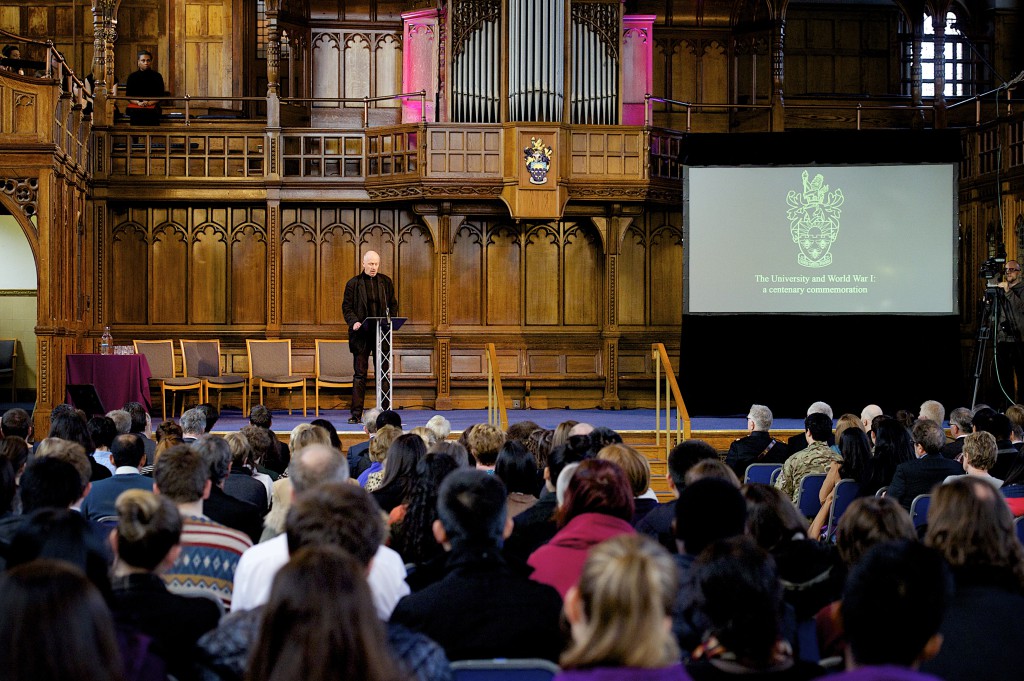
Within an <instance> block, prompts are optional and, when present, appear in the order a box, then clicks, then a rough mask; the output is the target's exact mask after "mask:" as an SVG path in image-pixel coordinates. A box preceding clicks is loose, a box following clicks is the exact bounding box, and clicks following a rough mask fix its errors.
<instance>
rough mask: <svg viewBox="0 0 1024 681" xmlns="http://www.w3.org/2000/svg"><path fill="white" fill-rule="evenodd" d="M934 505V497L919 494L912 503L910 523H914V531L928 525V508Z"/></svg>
mask: <svg viewBox="0 0 1024 681" xmlns="http://www.w3.org/2000/svg"><path fill="white" fill-rule="evenodd" d="M931 503H932V495H930V494H918V495H917V496H916V497H914V500H913V501H912V502H910V522H912V523H914V529H917V528H918V527H921V526H922V525H926V524H927V523H928V507H929V506H930V505H931Z"/></svg>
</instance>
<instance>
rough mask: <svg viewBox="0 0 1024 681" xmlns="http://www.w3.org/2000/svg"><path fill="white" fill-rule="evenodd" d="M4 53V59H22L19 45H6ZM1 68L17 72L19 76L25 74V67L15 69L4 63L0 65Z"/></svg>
mask: <svg viewBox="0 0 1024 681" xmlns="http://www.w3.org/2000/svg"><path fill="white" fill-rule="evenodd" d="M2 54H3V56H4V59H21V48H20V47H18V46H17V45H4V49H3V52H2ZM0 70H3V71H11V72H13V73H17V74H18V75H19V76H24V75H25V69H23V68H21V67H18V68H16V69H15V68H13V67H11V66H7V65H3V66H0Z"/></svg>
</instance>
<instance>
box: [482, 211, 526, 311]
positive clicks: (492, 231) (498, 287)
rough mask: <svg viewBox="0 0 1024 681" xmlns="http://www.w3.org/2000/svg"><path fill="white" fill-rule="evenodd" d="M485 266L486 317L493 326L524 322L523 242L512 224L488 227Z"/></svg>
mask: <svg viewBox="0 0 1024 681" xmlns="http://www.w3.org/2000/svg"><path fill="white" fill-rule="evenodd" d="M487 236H488V238H487V241H486V242H485V243H486V251H485V263H486V264H485V267H486V280H485V284H484V285H485V286H486V289H487V319H486V321H485V323H486V324H487V325H489V326H494V325H506V324H511V325H518V324H521V323H522V320H523V315H522V302H521V301H522V298H521V295H520V292H521V288H520V287H521V286H522V283H521V282H522V257H523V253H522V244H521V242H520V238H519V230H518V229H517V228H516V227H514V226H511V225H502V224H498V225H494V226H493V227H490V228H488V232H487Z"/></svg>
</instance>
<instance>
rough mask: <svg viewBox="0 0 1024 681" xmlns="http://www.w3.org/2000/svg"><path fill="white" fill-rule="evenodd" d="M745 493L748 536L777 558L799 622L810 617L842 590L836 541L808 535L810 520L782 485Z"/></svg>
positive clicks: (744, 490) (751, 488) (752, 488)
mask: <svg viewBox="0 0 1024 681" xmlns="http://www.w3.org/2000/svg"><path fill="white" fill-rule="evenodd" d="M741 492H742V493H743V497H744V498H745V499H746V501H747V534H749V535H750V536H751V537H752V538H753V539H754V541H755V542H756V543H757V545H758V546H760V547H761V548H763V549H764V550H766V551H768V552H769V553H770V554H771V555H772V558H774V559H775V563H776V568H777V570H778V575H779V578H780V579H782V581H783V584H784V585H785V591H784V596H785V599H786V602H787V603H789V604H790V605H792V606H793V608H794V610H795V611H796V618H797V622H803V621H806V620H809V619H811V618H812V617H814V614H815V613H817V612H818V611H819V610H821V609H822V608H823V607H824V606H825V605H827V604H828V603H831V602H832V601H834V600H836V599H837V598H839V594H840V591H841V590H842V585H843V575H842V570H841V567H840V565H839V559H838V556H836V555H835V552H834V550H833V547H832V545H831V544H822V543H820V542H817V541H814V540H812V539H809V538H808V537H807V519H806V518H804V517H803V516H801V515H800V513H799V511H797V509H796V507H795V506H793V504H792V502H790V500H789V499H788V498H786V496H785V495H783V494H782V492H781V491H779V490H778V489H776V488H774V487H772V486H770V485H761V484H748V485H744V486H743V488H742V489H741Z"/></svg>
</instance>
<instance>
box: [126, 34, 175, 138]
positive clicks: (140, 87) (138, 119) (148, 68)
mask: <svg viewBox="0 0 1024 681" xmlns="http://www.w3.org/2000/svg"><path fill="white" fill-rule="evenodd" d="M165 92H166V91H165V90H164V77H163V76H161V75H160V74H159V73H158V72H157V71H156V70H154V69H153V53H152V52H150V51H149V50H142V51H141V52H139V70H138V71H135V72H134V73H132V74H131V75H129V76H128V81H127V83H125V94H127V95H128V96H129V97H131V98H132V101H130V102H128V118H129V119H130V120H131V124H132V125H159V124H160V102H159V100H155V99H151V98H152V97H163V96H164V94H165Z"/></svg>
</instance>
